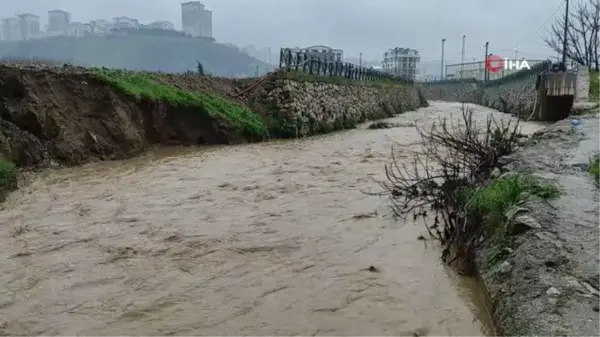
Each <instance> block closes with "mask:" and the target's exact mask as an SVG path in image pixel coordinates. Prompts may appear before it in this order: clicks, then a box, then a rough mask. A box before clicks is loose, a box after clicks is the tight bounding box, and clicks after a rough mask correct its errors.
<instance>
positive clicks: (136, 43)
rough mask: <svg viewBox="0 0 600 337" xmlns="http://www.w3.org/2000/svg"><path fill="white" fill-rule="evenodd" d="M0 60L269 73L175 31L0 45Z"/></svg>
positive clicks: (246, 58) (225, 73)
mask: <svg viewBox="0 0 600 337" xmlns="http://www.w3.org/2000/svg"><path fill="white" fill-rule="evenodd" d="M161 35H162V36H161ZM0 58H12V59H14V58H39V59H51V60H57V61H61V62H70V63H73V64H76V65H86V66H104V67H108V68H121V69H123V68H125V69H132V70H150V71H164V72H183V71H186V70H189V69H195V67H196V61H200V62H201V63H202V64H203V66H204V69H205V70H206V71H207V72H208V73H210V74H212V75H215V76H226V77H244V76H254V75H255V74H256V72H257V70H258V73H259V74H263V73H266V72H267V71H269V70H272V68H273V66H271V65H268V64H266V63H264V62H262V61H259V60H257V59H255V58H252V57H250V56H248V55H247V54H244V53H242V52H240V51H239V50H238V49H236V48H233V47H231V46H226V45H222V44H219V43H215V42H213V41H210V40H205V39H198V38H192V37H189V36H185V35H183V34H180V33H177V32H173V33H171V34H156V33H152V32H150V33H148V32H145V33H144V34H132V33H128V32H120V33H116V34H112V35H110V36H89V37H81V38H74V37H51V38H44V39H37V40H28V41H0ZM257 67H258V68H257Z"/></svg>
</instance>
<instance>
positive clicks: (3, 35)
mask: <svg viewBox="0 0 600 337" xmlns="http://www.w3.org/2000/svg"><path fill="white" fill-rule="evenodd" d="M181 22H182V27H181V31H182V32H183V33H185V34H187V35H190V36H192V37H202V38H209V39H212V38H213V32H212V12H211V11H209V10H207V9H206V8H205V7H204V5H203V4H202V3H200V2H199V1H188V2H184V3H182V4H181ZM123 28H130V29H161V30H175V26H174V25H173V23H171V22H169V21H154V22H151V23H149V24H140V22H139V20H137V19H134V18H130V17H127V16H119V17H115V18H113V19H112V20H111V21H108V20H103V19H98V20H92V21H90V22H86V23H83V22H76V21H71V13H69V12H67V11H64V10H60V9H55V10H51V11H48V24H47V25H46V27H45V29H41V28H40V17H39V16H37V15H34V14H29V13H26V14H18V15H16V16H15V17H9V18H3V19H2V20H1V21H0V40H8V41H19V40H30V39H38V38H44V37H52V36H74V37H82V36H88V35H105V34H108V33H109V32H110V31H111V30H113V29H123Z"/></svg>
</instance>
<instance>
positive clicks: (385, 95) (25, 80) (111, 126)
mask: <svg viewBox="0 0 600 337" xmlns="http://www.w3.org/2000/svg"><path fill="white" fill-rule="evenodd" d="M253 81H255V80H233V79H225V78H212V77H199V76H194V75H169V74H160V73H139V72H128V71H115V70H108V69H86V68H79V67H62V68H57V67H41V66H7V65H0V154H2V155H4V156H5V157H7V158H8V159H9V160H11V161H13V162H15V163H16V164H17V165H19V166H21V167H30V166H45V165H49V164H53V163H54V164H62V165H76V164H81V163H84V162H87V161H93V160H106V159H121V158H127V157H131V156H134V155H137V154H140V153H142V152H143V151H145V150H147V149H148V148H149V147H151V146H154V145H170V144H183V145H194V144H229V143H239V142H246V141H261V140H267V139H269V138H274V137H301V136H308V135H311V134H317V133H323V132H327V131H333V130H339V129H343V128H349V127H353V126H354V125H355V124H356V123H358V122H361V121H364V120H367V119H374V118H380V117H388V116H391V115H392V114H395V113H399V112H402V111H406V110H409V109H414V108H417V107H419V106H420V105H421V104H423V103H425V104H426V102H423V101H422V98H421V99H420V97H419V95H418V93H417V89H416V88H415V87H413V86H407V85H395V84H385V85H384V84H381V85H375V84H373V83H358V84H357V83H339V84H336V83H321V82H319V80H318V79H316V82H314V81H313V82H307V81H302V82H300V81H295V80H293V79H290V78H280V77H276V78H273V79H271V80H269V81H265V82H264V83H261V84H260V85H258V86H257V87H256V88H255V89H253V90H251V91H249V92H247V93H246V94H245V95H244V96H243V97H241V98H236V93H239V92H241V91H243V90H244V89H245V88H246V87H248V85H249V84H252V83H253Z"/></svg>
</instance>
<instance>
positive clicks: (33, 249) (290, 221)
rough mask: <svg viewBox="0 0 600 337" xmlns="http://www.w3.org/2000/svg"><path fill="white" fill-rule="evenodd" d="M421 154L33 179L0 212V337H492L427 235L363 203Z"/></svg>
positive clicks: (185, 162) (104, 169)
mask: <svg viewBox="0 0 600 337" xmlns="http://www.w3.org/2000/svg"><path fill="white" fill-rule="evenodd" d="M459 109H460V104H457V103H444V102H434V103H433V104H432V105H431V106H430V107H428V108H424V109H420V110H419V111H416V112H409V113H405V114H403V115H400V116H398V117H396V118H393V119H392V120H394V121H399V122H415V121H416V122H418V123H424V124H427V123H431V122H432V121H434V120H435V118H437V117H438V116H449V115H450V114H453V115H455V116H457V117H458V116H459ZM476 109H477V113H476V116H477V118H480V119H485V117H486V116H487V114H488V113H492V112H493V111H492V110H489V109H486V108H483V107H477V108H476ZM494 113H495V114H497V116H498V117H501V118H505V119H508V118H509V116H508V115H506V114H501V113H498V112H494ZM541 127H542V126H541V125H540V124H534V123H523V124H522V128H523V133H531V132H533V131H535V130H538V129H540V128H541ZM418 140H419V139H418V135H417V131H416V129H415V128H414V127H401V128H393V129H384V130H369V129H366V128H365V126H362V127H361V128H359V129H356V130H351V131H347V132H340V133H335V134H330V135H325V136H320V137H314V138H310V139H302V140H292V141H275V142H269V143H261V144H251V145H243V146H227V147H208V148H187V149H170V150H161V151H159V152H156V153H152V154H149V155H147V156H144V157H140V158H136V159H132V160H127V161H120V162H104V163H98V164H92V165H87V166H84V167H78V168H72V169H58V170H49V171H45V172H42V173H38V174H35V175H32V176H30V177H29V178H28V181H29V182H28V184H27V185H26V186H24V187H23V188H22V189H21V190H19V191H17V192H15V193H13V194H11V195H10V197H9V199H8V200H7V201H6V202H5V203H4V204H3V205H2V207H3V208H4V210H2V211H1V212H0V333H1V334H10V335H37V334H44V335H58V334H61V335H317V334H318V335H412V334H413V333H414V332H415V331H416V330H418V331H419V333H420V334H421V335H481V334H492V333H493V331H492V330H491V326H490V324H489V319H488V315H487V313H486V310H485V308H484V306H483V301H482V296H481V291H480V289H479V287H478V285H477V284H476V282H475V281H474V280H472V279H468V278H463V277H460V276H457V275H455V274H454V273H453V272H452V270H449V269H447V268H445V267H444V266H443V265H442V264H441V262H440V259H439V249H438V248H437V245H436V243H435V242H433V241H431V242H427V245H425V243H424V242H423V241H418V240H416V239H417V237H418V236H419V235H425V233H426V231H425V228H424V227H423V225H422V224H421V223H417V222H414V223H413V222H412V221H408V222H406V223H404V222H400V221H394V220H393V219H392V217H391V215H390V214H389V211H388V208H387V200H385V199H384V198H380V197H377V196H370V195H366V194H364V193H362V192H361V191H363V190H366V191H377V190H378V186H377V185H376V184H375V183H374V182H373V181H372V180H371V179H370V178H369V177H368V175H369V174H375V176H376V177H379V178H381V177H382V176H383V174H384V171H383V168H384V167H383V166H384V164H385V162H386V161H387V160H388V159H389V157H390V150H391V146H392V145H393V144H395V143H398V144H400V145H402V144H404V146H398V147H396V149H397V150H398V151H399V156H400V157H402V156H403V155H404V158H405V159H406V160H410V157H409V156H408V154H407V153H406V149H408V144H410V143H413V142H415V141H418ZM375 212H376V213H375ZM370 266H374V267H376V269H377V270H376V271H369V267H370Z"/></svg>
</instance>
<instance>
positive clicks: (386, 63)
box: [381, 47, 421, 80]
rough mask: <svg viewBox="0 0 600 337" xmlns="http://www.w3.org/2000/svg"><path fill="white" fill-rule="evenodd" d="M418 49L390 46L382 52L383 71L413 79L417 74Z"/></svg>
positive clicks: (419, 59) (419, 58) (419, 57)
mask: <svg viewBox="0 0 600 337" xmlns="http://www.w3.org/2000/svg"><path fill="white" fill-rule="evenodd" d="M420 61H421V56H420V55H419V51H418V50H415V49H410V48H399V47H396V48H391V49H390V50H388V51H387V52H385V53H384V54H383V60H382V62H381V68H382V70H383V71H385V72H387V73H389V74H392V75H395V76H401V77H404V78H410V79H413V80H414V79H415V78H416V76H417V75H418V74H419V62H420Z"/></svg>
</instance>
